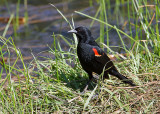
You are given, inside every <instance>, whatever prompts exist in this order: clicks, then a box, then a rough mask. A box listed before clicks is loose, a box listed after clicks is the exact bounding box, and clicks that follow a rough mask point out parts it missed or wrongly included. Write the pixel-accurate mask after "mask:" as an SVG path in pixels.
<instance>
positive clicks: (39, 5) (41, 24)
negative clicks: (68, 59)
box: [0, 0, 134, 62]
mask: <svg viewBox="0 0 160 114" xmlns="http://www.w3.org/2000/svg"><path fill="white" fill-rule="evenodd" d="M16 2H17V0H12V1H11V0H10V2H9V1H8V2H7V3H6V2H2V1H1V5H0V17H10V14H11V13H14V14H15V12H16V7H17V3H16ZM49 3H52V4H54V5H55V6H56V7H57V8H58V9H59V10H60V11H61V12H62V13H63V14H64V15H65V16H66V18H67V19H68V20H69V21H70V22H71V19H72V17H73V19H74V23H75V26H80V25H82V26H87V27H88V28H89V27H90V24H91V22H92V20H91V19H88V18H86V17H84V16H82V15H78V14H76V13H74V11H80V12H83V13H85V14H88V15H90V16H95V14H96V12H97V9H98V6H99V5H98V3H97V2H96V0H46V1H44V0H37V1H33V0H27V13H28V24H27V26H26V25H24V24H21V25H20V26H19V28H18V29H17V31H16V34H15V32H14V31H13V27H12V26H10V28H9V30H8V31H7V34H6V37H7V38H8V37H9V36H12V38H13V40H14V42H15V44H16V46H17V48H19V49H20V50H21V52H22V55H23V56H24V58H25V61H26V62H30V61H31V60H32V54H34V55H35V56H44V57H45V56H48V53H40V52H44V51H47V50H50V49H49V47H51V48H52V44H53V38H52V34H53V32H54V33H55V34H62V35H64V36H65V37H66V38H67V39H68V40H69V41H70V42H72V35H69V34H68V33H67V31H68V30H70V28H69V25H68V24H67V23H66V22H65V20H64V19H63V18H62V16H61V15H60V14H59V13H58V12H57V10H56V9H55V8H54V7H52V6H51V5H50V4H49ZM114 5H115V0H113V1H112V2H111V7H113V8H111V10H110V11H107V13H110V14H111V15H109V17H108V23H110V24H111V25H116V26H118V27H121V28H122V26H123V24H124V23H125V22H126V20H127V18H126V17H127V16H125V15H127V14H125V13H121V10H122V11H125V8H126V7H127V5H122V6H121V5H119V8H120V10H119V11H118V12H117V13H116V14H115V12H114V11H115V9H114ZM113 14H114V15H119V18H118V21H117V18H114V15H113ZM24 15H25V6H24V1H21V3H20V6H19V16H20V17H24ZM117 22H118V23H117ZM5 26H6V23H3V22H0V34H1V35H2V34H3V31H4V29H5ZM13 26H14V25H13ZM99 27H100V23H98V22H94V24H93V26H92V27H91V28H90V29H91V31H92V33H93V36H94V38H95V39H96V38H97V37H99ZM124 31H125V32H127V31H129V30H127V29H126V30H124ZM133 32H134V31H133ZM128 34H129V33H128ZM104 37H105V36H104ZM105 38H106V37H105ZM109 38H110V40H109V44H110V46H122V45H121V42H120V38H119V36H118V34H117V32H116V30H114V29H110V31H109ZM122 38H123V39H124V41H125V43H126V44H127V45H128V46H130V40H129V39H128V38H127V37H125V36H124V35H122ZM60 44H61V46H62V49H63V50H68V48H69V47H68V45H67V44H66V43H65V42H64V41H63V40H60ZM113 50H116V51H119V49H117V48H113ZM31 52H32V54H31ZM120 52H123V50H120Z"/></svg>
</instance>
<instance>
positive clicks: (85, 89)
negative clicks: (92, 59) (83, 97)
mask: <svg viewBox="0 0 160 114" xmlns="http://www.w3.org/2000/svg"><path fill="white" fill-rule="evenodd" d="M88 75H89V80H88V82H87V84H86V86H85V88H84V89H83V92H81V94H84V93H86V91H87V89H88V86H89V84H90V82H91V81H92V80H93V76H92V73H88Z"/></svg>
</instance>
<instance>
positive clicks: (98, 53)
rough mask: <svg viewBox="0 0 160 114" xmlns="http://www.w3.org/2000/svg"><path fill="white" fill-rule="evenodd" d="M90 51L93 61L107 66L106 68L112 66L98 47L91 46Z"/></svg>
mask: <svg viewBox="0 0 160 114" xmlns="http://www.w3.org/2000/svg"><path fill="white" fill-rule="evenodd" d="M92 51H93V52H94V59H95V60H96V61H97V62H99V63H100V64H102V65H103V66H105V65H106V66H107V68H109V67H112V66H114V65H113V62H112V61H111V60H110V58H109V57H108V56H107V54H106V53H105V52H104V51H103V50H102V49H101V48H100V47H98V46H93V48H92Z"/></svg>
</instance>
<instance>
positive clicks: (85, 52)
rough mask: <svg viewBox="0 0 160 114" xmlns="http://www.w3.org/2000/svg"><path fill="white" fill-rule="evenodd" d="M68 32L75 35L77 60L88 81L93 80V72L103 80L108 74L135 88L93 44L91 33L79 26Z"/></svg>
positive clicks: (96, 45)
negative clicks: (101, 76)
mask: <svg viewBox="0 0 160 114" xmlns="http://www.w3.org/2000/svg"><path fill="white" fill-rule="evenodd" d="M68 32H69V33H75V34H76V36H77V38H78V46H77V54H78V58H79V61H80V63H81V65H82V68H83V69H84V70H85V71H86V72H87V73H88V75H89V80H92V79H93V75H92V73H93V72H94V73H97V74H98V75H100V74H101V73H103V79H105V78H109V76H108V74H111V75H113V76H116V77H117V78H119V79H120V80H122V81H123V82H124V83H127V84H130V85H131V86H135V84H134V83H133V82H132V81H131V80H129V79H128V78H127V77H125V76H123V75H122V74H120V73H119V72H118V70H117V69H116V67H115V66H114V64H113V62H112V61H111V60H110V58H109V57H108V56H107V54H106V53H105V52H104V51H103V50H102V49H101V48H100V46H99V45H98V44H97V43H96V42H95V40H94V38H93V37H92V34H91V31H90V30H88V28H86V27H83V26H80V27H77V28H75V29H73V30H70V31H68Z"/></svg>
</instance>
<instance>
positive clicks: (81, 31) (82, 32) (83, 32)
mask: <svg viewBox="0 0 160 114" xmlns="http://www.w3.org/2000/svg"><path fill="white" fill-rule="evenodd" d="M68 32H69V33H75V34H76V36H77V38H78V39H79V42H80V41H83V42H85V41H87V40H90V39H91V38H92V37H91V31H90V30H89V29H88V28H86V27H84V26H79V27H77V28H75V29H72V30H70V31H68Z"/></svg>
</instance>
